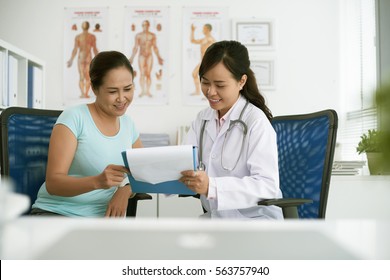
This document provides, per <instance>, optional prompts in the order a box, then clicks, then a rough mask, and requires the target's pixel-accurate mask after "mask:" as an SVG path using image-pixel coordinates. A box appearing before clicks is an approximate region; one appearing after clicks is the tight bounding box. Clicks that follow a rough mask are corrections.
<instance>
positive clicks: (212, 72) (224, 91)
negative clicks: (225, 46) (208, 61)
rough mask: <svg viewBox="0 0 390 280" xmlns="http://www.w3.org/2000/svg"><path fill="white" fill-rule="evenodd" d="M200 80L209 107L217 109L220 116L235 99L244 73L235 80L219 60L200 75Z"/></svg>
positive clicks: (244, 79)
mask: <svg viewBox="0 0 390 280" xmlns="http://www.w3.org/2000/svg"><path fill="white" fill-rule="evenodd" d="M200 82H201V88H202V92H203V94H204V95H205V96H206V98H207V100H208V101H209V104H210V107H211V108H213V109H214V110H218V116H219V118H221V117H223V116H224V115H225V114H226V113H227V112H228V111H229V109H230V108H231V107H232V106H233V105H234V103H235V102H236V101H237V99H238V97H239V95H240V90H241V89H242V88H243V86H244V84H245V82H246V75H242V77H241V79H240V80H239V81H237V80H236V79H235V78H234V76H233V74H232V73H231V72H230V71H229V70H228V69H227V68H226V67H225V65H224V64H223V63H222V62H219V63H218V64H216V65H215V66H213V67H212V68H210V69H209V70H208V71H207V72H206V73H205V74H204V75H203V76H202V77H201V79H200Z"/></svg>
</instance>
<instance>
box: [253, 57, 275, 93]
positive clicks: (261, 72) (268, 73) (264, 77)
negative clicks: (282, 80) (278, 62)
mask: <svg viewBox="0 0 390 280" xmlns="http://www.w3.org/2000/svg"><path fill="white" fill-rule="evenodd" d="M251 69H252V71H253V72H254V73H255V77H256V82H257V85H258V86H259V88H260V90H274V89H275V88H276V85H275V60H274V59H269V58H266V59H261V58H254V59H251Z"/></svg>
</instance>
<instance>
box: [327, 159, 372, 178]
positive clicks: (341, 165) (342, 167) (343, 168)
mask: <svg viewBox="0 0 390 280" xmlns="http://www.w3.org/2000/svg"><path fill="white" fill-rule="evenodd" d="M365 164H366V162H365V161H360V160H353V161H342V160H339V161H334V162H333V166H332V175H358V174H360V172H361V170H362V168H363V166H364V165H365Z"/></svg>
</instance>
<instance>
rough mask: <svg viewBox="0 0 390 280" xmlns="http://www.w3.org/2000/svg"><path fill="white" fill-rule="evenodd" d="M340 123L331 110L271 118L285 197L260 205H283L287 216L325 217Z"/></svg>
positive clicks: (334, 112)
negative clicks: (275, 136) (275, 135)
mask: <svg viewBox="0 0 390 280" xmlns="http://www.w3.org/2000/svg"><path fill="white" fill-rule="evenodd" d="M337 124H338V117H337V113H336V111H334V110H331V109H329V110H323V111H319V112H315V113H310V114H303V115H290V116H277V117H274V118H273V119H272V126H273V127H274V129H275V131H276V133H277V143H278V154H279V155H278V156H279V179H280V188H281V190H282V193H283V198H282V199H268V200H262V201H260V202H259V203H258V204H259V205H277V206H280V207H281V208H282V210H283V215H284V217H285V218H286V219H289V218H301V219H302V218H303V219H304V218H315V219H323V218H325V212H326V204H327V200H328V192H329V184H330V178H331V172H332V164H333V155H334V150H335V145H336V136H337Z"/></svg>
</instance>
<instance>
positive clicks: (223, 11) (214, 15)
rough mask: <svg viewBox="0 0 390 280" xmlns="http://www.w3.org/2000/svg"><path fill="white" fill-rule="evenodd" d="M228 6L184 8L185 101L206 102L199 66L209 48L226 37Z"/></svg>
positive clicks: (190, 103)
mask: <svg viewBox="0 0 390 280" xmlns="http://www.w3.org/2000/svg"><path fill="white" fill-rule="evenodd" d="M227 13H228V8H227V7H226V8H225V7H217V8H213V7H198V8H196V7H184V8H183V59H182V61H183V66H182V67H183V72H182V73H183V102H184V104H186V105H207V101H206V98H205V97H204V95H203V93H202V92H201V89H200V81H199V66H200V62H201V60H202V57H203V54H204V52H205V51H206V49H207V48H208V47H209V46H210V45H211V44H212V43H214V42H216V41H221V40H227V39H229V38H228V36H227V30H228V27H229V26H228V22H227V19H228V14H227Z"/></svg>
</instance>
